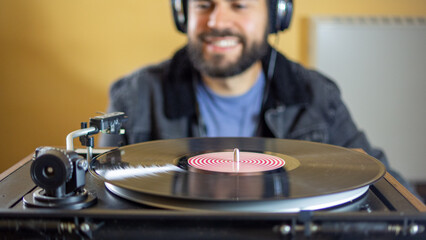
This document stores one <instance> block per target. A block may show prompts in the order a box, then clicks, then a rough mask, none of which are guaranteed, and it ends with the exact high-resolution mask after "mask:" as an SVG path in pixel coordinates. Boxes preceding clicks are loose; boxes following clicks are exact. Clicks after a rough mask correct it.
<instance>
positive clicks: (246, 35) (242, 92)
mask: <svg viewBox="0 0 426 240" xmlns="http://www.w3.org/2000/svg"><path fill="white" fill-rule="evenodd" d="M177 2H180V1H172V4H177ZM280 2H281V4H287V5H285V6H286V9H285V12H284V14H290V15H291V12H288V11H290V10H291V8H292V5H291V4H292V2H291V1H289V0H287V1H280ZM183 3H184V4H183V6H179V8H180V9H181V10H182V8H183V10H187V11H183V12H182V11H181V12H174V13H175V19H178V20H179V19H181V21H180V22H178V23H177V24H178V28H179V29H180V30H181V31H184V32H186V33H187V36H188V44H187V46H185V47H184V48H182V49H181V50H179V51H178V52H176V54H175V55H174V56H173V58H172V59H170V60H167V61H165V62H163V63H161V64H159V65H155V66H149V67H145V68H142V69H140V70H138V71H136V72H134V73H132V74H131V75H129V76H127V77H125V78H123V79H121V80H119V81H117V82H116V83H114V85H113V86H112V88H111V93H110V98H111V99H110V106H109V109H108V111H109V112H113V111H122V112H125V113H126V114H127V115H128V121H127V122H126V125H125V128H126V135H124V136H103V137H102V139H101V145H106V146H119V145H123V144H132V143H137V142H142V141H148V140H155V139H169V138H182V137H200V136H208V137H216V136H244V137H253V136H261V137H274V138H290V139H301V140H309V141H317V142H323V143H328V144H334V145H340V146H344V147H348V148H362V149H364V150H365V151H366V152H367V153H369V154H370V155H372V156H374V157H376V158H377V159H379V160H381V161H382V162H383V163H384V164H385V165H386V166H387V167H388V164H387V161H386V158H385V156H384V154H383V153H382V152H381V151H379V150H377V149H374V148H372V147H371V146H370V144H369V142H368V141H367V139H366V137H365V135H364V134H363V133H362V132H360V131H359V130H358V129H357V127H356V126H355V124H354V122H353V121H352V119H351V117H350V114H349V112H348V110H347V108H346V107H345V105H344V103H343V102H342V100H341V98H340V92H339V90H338V88H337V87H336V85H335V84H334V83H333V82H332V81H330V80H329V79H327V78H326V77H324V76H322V75H321V74H319V73H318V72H315V71H311V70H307V69H305V68H303V67H302V66H301V65H299V64H297V63H294V62H291V61H289V60H287V59H286V58H285V57H284V56H283V55H281V54H277V53H276V52H275V50H274V49H272V48H271V47H270V46H269V45H268V43H267V36H268V33H270V32H276V31H279V30H280V29H276V28H275V26H276V25H279V23H280V22H278V23H277V21H278V20H275V17H277V19H278V18H279V17H280V16H279V15H280V14H282V13H279V12H274V11H276V9H277V6H278V5H279V4H278V3H277V0H269V1H267V0H189V1H188V2H187V4H186V1H183ZM173 6H174V7H175V8H176V6H175V5H173ZM271 6H272V7H271ZM278 10H280V9H278ZM281 10H282V9H281ZM175 11H177V10H176V9H175ZM182 14H183V16H182ZM182 17H183V18H184V20H182ZM281 17H282V16H281ZM285 17H287V19H289V18H288V16H284V18H285ZM271 19H272V20H271ZM276 54H277V55H276ZM388 169H389V168H388ZM392 173H393V172H392ZM393 175H394V176H395V177H397V178H398V180H400V181H402V179H401V178H400V177H399V176H398V175H397V174H396V173H393Z"/></svg>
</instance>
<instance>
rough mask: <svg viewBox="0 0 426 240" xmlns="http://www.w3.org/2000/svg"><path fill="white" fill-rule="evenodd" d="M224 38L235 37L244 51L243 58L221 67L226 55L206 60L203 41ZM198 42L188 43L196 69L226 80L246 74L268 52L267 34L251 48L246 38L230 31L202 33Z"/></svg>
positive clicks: (189, 52) (190, 56)
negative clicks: (207, 38) (210, 38)
mask: <svg viewBox="0 0 426 240" xmlns="http://www.w3.org/2000/svg"><path fill="white" fill-rule="evenodd" d="M224 36H235V37H237V38H238V39H239V40H240V42H241V43H242V45H243V51H242V54H241V56H240V57H239V58H238V59H237V60H236V61H235V62H234V63H231V64H227V65H226V66H224V67H221V66H220V65H221V64H220V63H221V61H223V60H224V59H225V58H226V54H223V55H222V54H217V55H214V56H212V58H211V59H210V60H205V59H204V57H203V46H202V45H203V39H204V38H206V37H224ZM197 38H198V41H191V40H189V42H188V55H189V58H190V60H191V62H192V64H193V65H194V67H195V69H197V70H198V71H200V72H201V73H203V74H206V75H208V76H210V77H214V78H225V77H232V76H235V75H238V74H240V73H242V72H244V71H245V70H246V69H248V68H249V67H250V66H252V65H253V64H254V63H255V62H256V61H258V60H259V59H261V58H262V57H263V56H265V55H266V53H267V50H268V44H267V40H266V38H267V34H266V33H265V34H264V37H263V40H262V42H260V43H253V44H252V45H251V46H247V40H246V38H245V37H244V36H242V35H239V34H236V33H233V32H231V31H228V30H223V31H219V30H215V29H213V30H212V31H211V32H209V33H202V34H200V35H199V36H198V37H197Z"/></svg>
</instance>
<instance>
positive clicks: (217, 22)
mask: <svg viewBox="0 0 426 240" xmlns="http://www.w3.org/2000/svg"><path fill="white" fill-rule="evenodd" d="M230 25H232V14H231V11H230V10H229V9H226V7H224V6H220V5H218V6H215V8H214V9H213V11H212V12H211V13H210V16H209V20H208V22H207V26H208V27H209V28H212V29H226V28H228V27H229V26H230Z"/></svg>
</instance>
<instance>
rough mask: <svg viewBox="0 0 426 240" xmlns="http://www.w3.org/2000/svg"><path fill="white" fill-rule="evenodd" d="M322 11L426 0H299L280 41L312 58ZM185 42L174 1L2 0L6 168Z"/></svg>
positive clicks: (396, 6)
mask: <svg viewBox="0 0 426 240" xmlns="http://www.w3.org/2000/svg"><path fill="white" fill-rule="evenodd" d="M312 15H379V16H395V15H396V16H426V1H424V0H404V1H401V0H296V1H295V15H294V19H293V20H294V21H293V23H292V26H291V29H290V30H289V31H287V32H285V33H282V34H280V35H281V36H280V45H279V49H280V50H281V51H283V52H285V53H286V54H287V55H288V56H289V57H290V58H292V59H294V60H297V61H301V62H303V63H306V62H307V51H306V46H307V26H308V25H307V22H308V21H307V19H308V18H309V17H310V16H312ZM184 43H185V36H184V35H181V34H179V33H177V32H176V31H175V30H174V26H173V25H172V18H171V14H170V7H169V0H115V1H113V0H90V1H87V0H72V1H61V0H37V1H31V0H0V104H1V105H0V107H1V117H0V153H1V154H2V155H1V157H0V172H2V171H4V170H6V169H7V168H9V167H10V166H12V165H13V164H14V163H16V162H17V161H19V160H20V159H21V158H23V157H24V156H27V155H28V154H30V153H32V152H33V150H34V149H35V148H36V147H37V146H44V145H54V146H64V145H65V136H66V135H67V134H68V133H69V132H71V131H73V130H76V129H78V128H79V124H80V122H81V121H87V120H88V119H89V117H91V116H94V115H95V114H96V112H97V111H104V110H105V108H106V105H107V101H108V100H107V92H108V88H109V85H110V84H111V82H112V81H114V80H115V79H117V78H119V77H120V76H122V75H123V74H126V73H128V72H130V71H132V70H134V69H136V68H137V67H139V66H141V65H145V64H148V63H154V62H158V61H160V60H161V59H164V58H166V57H169V56H170V55H171V54H172V52H173V51H174V50H175V49H177V48H178V47H179V46H182V45H183V44H184ZM76 144H77V142H76Z"/></svg>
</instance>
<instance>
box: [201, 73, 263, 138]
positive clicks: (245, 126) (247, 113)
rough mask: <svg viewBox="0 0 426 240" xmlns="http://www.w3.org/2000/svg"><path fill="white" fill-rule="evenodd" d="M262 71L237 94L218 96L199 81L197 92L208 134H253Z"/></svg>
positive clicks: (256, 117)
mask: <svg viewBox="0 0 426 240" xmlns="http://www.w3.org/2000/svg"><path fill="white" fill-rule="evenodd" d="M264 86H265V75H264V73H263V72H261V73H260V74H259V77H258V79H257V80H256V83H255V84H254V85H253V86H252V87H251V88H250V89H249V91H247V92H246V93H244V94H242V95H239V96H232V97H227V96H220V95H217V94H216V93H214V92H213V91H212V90H211V89H210V88H208V87H207V86H206V85H205V84H204V83H203V81H199V82H198V84H197V89H196V96H197V100H198V106H199V110H200V113H201V117H202V119H203V121H204V124H205V126H206V130H207V136H208V137H253V136H255V134H256V130H257V126H258V122H259V117H260V110H261V107H262V97H263V89H264Z"/></svg>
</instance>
